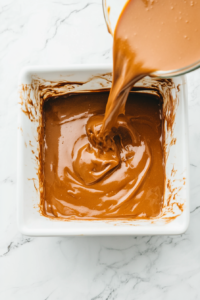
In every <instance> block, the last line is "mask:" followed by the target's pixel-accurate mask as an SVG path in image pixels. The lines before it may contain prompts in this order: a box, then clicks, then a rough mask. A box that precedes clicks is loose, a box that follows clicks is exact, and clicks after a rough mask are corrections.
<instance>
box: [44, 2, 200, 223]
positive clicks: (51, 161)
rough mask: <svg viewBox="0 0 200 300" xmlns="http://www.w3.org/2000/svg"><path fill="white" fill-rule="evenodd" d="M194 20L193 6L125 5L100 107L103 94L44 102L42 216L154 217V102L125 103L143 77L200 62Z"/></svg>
mask: <svg viewBox="0 0 200 300" xmlns="http://www.w3.org/2000/svg"><path fill="white" fill-rule="evenodd" d="M199 20H200V0H198V1H197V0H196V1H191V0H189V1H188V0H130V1H128V2H127V4H126V6H125V8H124V9H123V11H122V14H121V16H120V18H119V20H118V23H117V26H116V29H115V32H114V44H113V82H112V88H111V92H110V95H109V99H108V103H107V105H106V102H107V98H108V94H105V93H104V94H102V93H93V94H92V93H91V94H87V95H84V94H82V95H74V96H70V97H66V98H64V97H62V98H59V99H54V100H49V101H48V102H46V103H45V104H44V119H45V147H44V157H43V158H44V190H45V193H44V194H45V200H44V204H45V206H44V213H45V214H47V215H49V216H56V217H72V218H81V219H82V218H87V219H93V218H135V217H137V218H149V217H155V216H157V215H158V214H159V213H160V211H161V209H162V203H163V191H164V163H163V152H162V112H161V104H160V102H159V100H158V99H155V98H154V97H152V96H151V97H150V96H147V95H145V94H143V95H130V96H129V100H128V103H126V101H127V97H128V95H129V92H130V90H131V88H132V86H133V84H134V83H135V82H136V81H138V80H139V79H141V78H142V77H144V76H145V75H148V74H150V73H152V72H153V71H156V70H163V71H165V70H166V71H167V70H174V69H178V68H182V67H185V66H188V65H190V64H191V63H194V62H196V61H197V60H199V59H200V22H199ZM105 106H106V111H105ZM125 107H126V112H128V114H125ZM104 112H105V115H104Z"/></svg>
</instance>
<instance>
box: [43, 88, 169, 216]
mask: <svg viewBox="0 0 200 300" xmlns="http://www.w3.org/2000/svg"><path fill="white" fill-rule="evenodd" d="M107 99H108V93H107V92H104V93H103V92H102V93H100V92H99V93H88V94H77V95H73V96H65V97H59V98H56V99H50V100H48V101H47V102H45V104H44V122H45V123H44V124H45V144H44V159H43V160H44V174H45V181H44V189H45V194H44V195H45V200H44V212H43V213H44V214H46V215H49V216H55V217H71V218H75V219H78V218H81V219H83V218H85V219H94V218H126V219H127V218H135V217H138V218H149V217H154V216H157V215H158V214H159V213H160V211H161V209H162V204H163V190H164V162H163V153H162V104H161V101H160V99H158V98H156V97H155V96H150V95H147V94H133V93H131V94H130V95H129V98H128V101H127V105H126V111H127V112H128V113H127V114H126V116H120V117H119V118H118V121H117V124H116V126H115V127H114V128H113V129H112V131H111V133H110V137H112V138H110V140H109V141H107V144H106V145H107V149H104V150H102V148H101V147H99V148H96V147H93V146H92V145H93V143H94V141H93V138H94V135H93V132H95V130H97V131H98V130H99V124H102V120H103V117H104V112H105V107H106V103H107Z"/></svg>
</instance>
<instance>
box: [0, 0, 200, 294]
mask: <svg viewBox="0 0 200 300" xmlns="http://www.w3.org/2000/svg"><path fill="white" fill-rule="evenodd" d="M111 62H112V38H111V37H110V35H109V34H108V33H107V29H106V26H105V23H104V19H103V13H102V7H101V0H91V1H86V0H81V1H80V0H79V1H78V0H77V1H76V0H71V1H70V0H55V1H54V0H16V1H13V0H12V1H11V0H1V1H0V299H2V300H27V299H29V300H35V299H37V300H47V299H48V300H58V299H60V300H64V299H70V300H71V299H72V300H80V299H81V300H86V299H87V300H88V299H89V300H100V299H102V300H106V299H107V300H114V299H117V300H121V299H123V300H125V299H126V300H134V299H137V300H138V299H139V300H142V299H145V300H146V299H163V300H165V299H170V300H173V299H174V300H175V299H176V300H177V299H189V300H193V299H200V234H199V230H200V70H197V71H195V72H193V73H190V74H189V75H187V80H188V86H189V89H188V95H189V108H188V109H189V149H190V178H191V182H190V200H191V207H190V210H191V219H190V225H189V228H188V230H187V232H186V233H185V234H183V235H178V236H152V237H145V236H143V237H98V238H96V237H74V238H73V237H70V238H59V237H57V238H53V237H52V238H30V237H25V236H22V235H21V234H20V233H19V232H18V230H17V226H16V181H17V178H16V145H17V138H16V133H17V102H18V94H17V83H18V82H17V81H18V79H17V78H18V74H19V72H20V70H21V69H22V67H23V66H26V65H43V64H48V65H60V66H63V65H67V64H84V63H90V64H94V63H100V64H101V63H102V64H103V63H111Z"/></svg>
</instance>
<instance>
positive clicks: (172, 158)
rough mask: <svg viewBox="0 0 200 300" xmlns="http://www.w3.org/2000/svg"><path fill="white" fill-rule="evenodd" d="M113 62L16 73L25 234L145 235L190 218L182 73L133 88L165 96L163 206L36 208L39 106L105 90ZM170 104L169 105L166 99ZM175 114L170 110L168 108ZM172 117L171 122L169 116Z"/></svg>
mask: <svg viewBox="0 0 200 300" xmlns="http://www.w3.org/2000/svg"><path fill="white" fill-rule="evenodd" d="M111 70H112V66H101V67H99V66H94V67H91V66H76V67H68V68H61V69H58V68H50V67H42V68H35V67H29V68H26V69H24V70H23V71H22V73H21V75H20V82H19V88H20V104H19V124H18V128H19V130H18V183H17V199H18V205H17V208H18V225H19V229H20V231H21V232H22V233H23V234H27V235H33V236H45V235H46V236H55V235H128V234H133V235H144V234H151V235H153V234H179V233H182V232H184V231H185V230H186V229H187V226H188V224H189V196H188V195H189V176H188V131H187V127H188V121H187V98H186V92H185V87H186V83H185V79H184V77H178V78H175V79H173V80H171V79H169V80H159V79H155V78H148V77H147V78H144V79H143V80H142V81H140V82H138V83H137V84H136V86H135V87H134V89H136V90H141V89H146V91H148V92H149V93H151V94H160V95H161V96H162V98H163V110H164V113H165V122H164V138H165V152H166V154H167V155H166V157H165V161H166V165H165V177H166V182H165V187H164V197H163V209H162V211H161V213H160V214H159V215H158V216H155V217H153V218H152V219H133V220H126V219H123V220H121V219H119V220H117V219H115V220H93V221H88V220H71V221H63V220H61V219H58V220H56V219H52V218H47V217H44V216H43V215H42V214H41V211H40V201H41V194H42V193H43V189H42V187H41V186H40V180H39V179H40V175H41V173H40V164H39V161H40V160H39V158H40V155H41V153H40V147H39V137H40V134H41V130H42V115H41V107H42V105H43V103H44V101H46V100H47V99H48V97H49V95H51V96H58V95H60V96H61V95H67V94H73V93H83V92H84V93H85V92H88V91H91V90H92V91H99V90H101V91H105V90H108V89H110V87H111V82H112V74H111ZM169 104H170V105H173V110H172V109H170V105H169ZM172 112H173V114H172V115H171V116H170V113H172ZM170 118H171V119H172V118H173V119H174V121H173V124H171V125H170V124H169V119H170Z"/></svg>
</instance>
